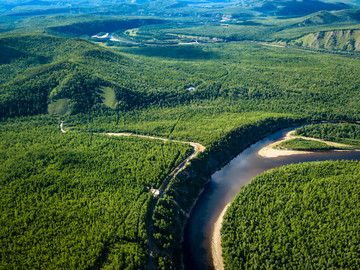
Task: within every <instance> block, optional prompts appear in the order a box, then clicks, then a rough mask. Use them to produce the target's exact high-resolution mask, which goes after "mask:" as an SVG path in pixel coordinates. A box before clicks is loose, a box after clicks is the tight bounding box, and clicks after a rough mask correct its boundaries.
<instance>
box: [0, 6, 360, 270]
mask: <svg viewBox="0 0 360 270" xmlns="http://www.w3.org/2000/svg"><path fill="white" fill-rule="evenodd" d="M359 7H360V3H358V2H357V1H349V2H346V3H338V2H335V1H328V2H322V1H316V0H307V1H285V0H284V1H267V2H263V1H257V0H249V1H243V2H239V3H237V2H233V1H229V2H216V3H215V2H211V1H205V2H201V3H190V2H184V1H154V2H148V1H132V2H131V3H130V2H127V1H107V0H102V1H88V2H85V1H72V0H68V1H52V0H42V1H25V0H24V1H11V0H5V1H2V2H1V3H0V121H1V122H0V131H1V140H0V160H1V162H0V164H1V165H0V174H1V178H0V179H1V190H0V192H1V196H0V198H1V199H0V200H2V203H1V222H0V235H1V236H0V239H1V240H0V250H1V258H2V260H1V262H0V269H21V268H22V269H24V268H26V269H50V268H51V269H181V268H182V267H183V266H182V254H181V241H182V238H183V235H182V233H183V231H184V226H185V224H186V221H187V219H188V217H189V215H190V214H191V209H192V207H193V205H194V203H195V202H196V199H197V198H198V196H199V194H200V193H201V192H202V190H203V189H204V186H205V185H206V183H207V182H208V181H209V178H210V176H211V174H212V173H214V172H215V171H217V170H218V169H219V168H221V167H222V166H224V164H226V163H227V162H229V161H230V160H231V159H232V158H233V157H235V156H236V155H238V154H239V153H240V152H241V151H242V150H244V149H245V148H246V147H248V146H249V145H251V144H252V143H254V142H255V141H257V140H259V139H261V138H263V137H264V136H266V135H268V134H270V133H272V132H274V131H276V130H278V129H281V128H284V127H288V126H291V125H294V124H298V123H305V122H311V123H315V122H319V121H334V122H335V121H342V122H348V123H347V124H343V123H342V124H341V125H340V124H329V123H328V124H316V125H307V126H305V127H303V128H301V129H298V130H297V131H296V132H297V134H299V135H302V136H307V137H315V138H320V139H324V140H329V141H335V142H340V143H344V144H349V145H352V146H354V147H358V146H359V134H360V133H359V126H358V125H357V123H358V121H360V118H359V111H360V95H359V85H360V77H359V74H360V62H359V58H358V57H359V51H360V35H359V30H358V29H359V25H360V23H359V22H360V15H359V14H360V9H359ZM60 123H62V124H61V127H62V128H63V130H61V129H60ZM62 131H66V132H62ZM105 133H131V134H133V135H134V136H126V137H125V136H117V137H112V136H107V135H105ZM136 135H147V136H155V137H156V138H155V139H154V138H144V137H136ZM159 138H161V139H164V140H167V141H164V140H160V139H159ZM189 142H195V143H198V144H201V146H202V147H203V148H202V150H201V151H199V153H198V154H197V155H195V156H191V154H192V153H193V152H194V151H196V149H195V148H194V147H191V146H190V145H189ZM297 146H298V145H297V144H296V143H295V146H294V145H292V146H291V145H290V148H291V147H297ZM286 147H289V146H286ZM307 147H313V148H314V149H317V150H319V147H320V149H322V147H324V146H323V145H322V146H321V145H320V146H319V144H317V145H315V146H314V145H310V146H307ZM190 157H191V159H190V160H187V162H185V163H184V161H185V159H186V158H190ZM183 163H184V164H183ZM179 164H182V165H184V167H182V169H181V170H180V172H179V174H176V176H175V177H172V175H171V172H173V171H174V169H175V168H176V167H177V166H178V165H179ZM356 166H357V163H355V162H354V163H324V164H317V165H306V164H304V165H299V166H298V167H296V168H295V167H288V168H285V169H279V170H280V171H281V170H284V171H286V172H287V171H291V173H292V174H294V175H295V174H296V175H298V178H299V179H300V178H301V177H302V176H304V175H306V173H305V171H307V170H309V171H310V169H309V168H313V167H314V168H315V169H314V170H315V171H314V172H311V175H313V176H314V180H313V181H315V182H316V181H318V180H317V179H318V178H319V179H320V176H318V175H317V173H318V172H320V171H322V170H323V168H324V170H325V172H326V173H327V175H326V176H328V177H329V178H331V177H332V175H335V176H336V177H335V176H334V177H335V178H334V179H338V178H340V177H341V176H340V175H342V174H343V175H344V176H343V177H344V178H346V179H348V180H349V187H354V188H356V183H355V182H351V181H352V180H351V173H352V172H356V168H355V167H356ZM275 174H276V172H271V173H269V175H270V176H271V177H272V176H273V175H275ZM319 174H320V173H319ZM270 176H269V177H270ZM261 177H265V176H261ZM261 177H260V178H261ZM266 177H267V176H266ZM277 177H278V176H276V177H275V178H276V179H277ZM279 177H280V176H279ZM321 177H322V176H321ZM279 179H280V178H279ZM321 179H322V178H321ZM354 179H355V178H354ZM168 181H169V184H168V185H167V182H168ZM258 181H259V180H255V181H254V183H257V182H258ZM276 181H277V180H276ZM279 181H280V180H279ZM301 181H302V180H301ZM319 181H325V180H319ZM315 182H314V183H315ZM310 183H313V182H310ZM316 183H317V182H316ZM251 185H256V184H250V185H249V186H251ZM304 185H308V184H306V183H304ZM309 185H310V184H309ZM314 185H315V184H314ZM165 186H166V188H165ZM346 186H347V185H346ZM151 187H153V188H155V189H160V190H162V191H164V190H166V191H165V193H164V196H161V198H159V197H154V196H153V195H152V194H151V190H150V188H151ZM331 187H332V185H329V188H331ZM321 188H328V186H326V185H325V187H324V186H321ZM344 188H345V186H344ZM243 190H248V187H246V188H244V189H243ZM322 190H323V191H324V189H322ZM330 191H331V192H334V191H333V190H332V189H329V194H332V193H331V192H330ZM269 192H270V191H269ZM271 192H273V191H271ZM294 192H295V191H294ZM314 192H315V193H314V194H317V193H316V192H317V191H314ZM319 192H320V191H319ZM321 192H322V191H321ZM344 192H345V191H344ZM243 193H244V191H241V192H240V195H239V197H240V196H242V195H241V194H243ZM324 193H326V191H324ZM354 194H355V193H354ZM325 199H326V200H330V197H329V198H328V197H326V198H325ZM237 200H239V199H237ZM349 200H350V199H349ZM351 200H354V199H351ZM351 202H352V201H351ZM299 207H300V206H299ZM275 208H276V207H275ZM275 208H274V209H275ZM335 208H336V207H335V206H334V211H335V212H336V213H337V212H338V211H340V210H339V209H338V208H336V209H335ZM232 209H233V210H232V212H231V213H228V214H227V216H228V220H227V221H226V222H228V223H229V222H230V221H229V219H230V216H231V215H233V216H234V217H237V216H238V215H240V213H241V211H242V210H239V211H240V212H238V210H236V211H235V209H237V206H236V204H235V206H233V207H232ZM274 209H267V210H269V211H273V210H274ZM319 209H320V208H319ZM274 211H275V210H274ZM304 211H305V210H304ZM349 211H350V210H349ZM351 213H352V212H351ZM355 214H356V213H355ZM256 218H257V216H256V215H255V216H254V219H256ZM321 218H324V219H326V218H328V217H327V215H325V214H323V216H322V217H321ZM234 220H236V219H234ZM321 220H323V219H321ZM354 224H355V223H354ZM229 226H230V225H229ZM231 226H233V225H231ZM254 226H255V225H254ZM339 226H340V227H341V226H342V225H341V224H340V225H339ZM354 226H355V225H354ZM340 227H336V228H335V227H334V228H333V229H334V230H339V229H338V228H340ZM230 229H231V230H233V227H231V228H230V227H229V228H228V227H227V228H225V229H223V232H224V235H225V236H224V237H225V238H224V239H225V240H224V241H225V242H224V243H225V244H224V250H225V253H224V254H225V255H224V258H225V265H226V266H227V267H228V268H229V269H231V268H232V267H235V268H236V267H238V266H239V265H242V266H244V265H248V266H249V267H255V266H256V265H252V264H251V265H250V264H243V263H244V262H243V261H242V258H243V257H242V256H240V255H239V254H245V253H241V252H244V251H239V250H240V249H239V250H232V249H231V248H230V247H231V246H234V247H238V246H239V245H238V243H240V242H239V241H240V240H239V239H240V238H239V239H238V238H236V239H235V238H231V237H230V236H228V235H229V233H230ZM234 230H235V229H234ZM284 230H285V227H284ZM331 230H332V229H331ZM331 230H330V231H327V232H326V233H329V232H332V231H331ZM347 233H348V234H352V233H353V231H349V232H347ZM249 235H250V232H249ZM252 237H253V236H252ZM354 237H355V234H354ZM249 239H250V238H249ZM251 239H252V238H251ZM341 244H342V243H341ZM255 246H256V244H255V242H254V246H252V247H251V248H254V247H255ZM286 247H288V246H286V245H285V246H282V245H281V247H279V250H282V249H284V250H288V249H286ZM272 248H273V247H269V250H272ZM276 248H278V247H276ZM301 248H302V247H301ZM344 248H345V249H346V250H347V251H349V250H350V251H349V252H348V253H346V254H350V255H349V256H350V257H351V256H353V254H354V253H352V252H353V250H352V249H351V248H352V247H344ZM354 248H358V247H357V246H355V244H354ZM269 250H266V252H270V251H269ZM324 250H327V249H326V248H324ZM327 251H329V250H327ZM347 251H346V252H347ZM239 252H240V253H239ZM316 252H317V251H316ZM329 252H330V251H329ZM331 252H333V251H332V250H331ZM253 254H255V255H256V254H258V253H253ZM314 254H315V253H314ZM319 254H320V255H319V256H320V257H321V256H323V253H319ZM329 254H330V253H329ZM331 254H332V253H331ZM344 254H345V253H344ZM255 255H254V256H255ZM258 255H259V256H260V257H261V258H264V260H262V259H261V261H259V263H261V266H264V267H267V266H268V265H269V266H274V267H275V266H278V265H279V264H276V263H278V261H277V260H278V259H274V258H270V259H269V260H270V261H267V260H268V259H267V258H265V255H264V254H260V253H259V254H258ZM258 255H256V256H258ZM246 256H247V255H246ZM249 256H250V255H249ZM262 256H264V257H262ZM274 256H275V255H274ZM276 256H277V255H276ZM286 256H290V255H289V254H288V255H286ZM286 256H285V255H284V257H283V258H290V257H286ZM324 256H325V255H324ZM326 256H328V255H326ZM329 256H330V255H329ZM344 256H345V255H344ZM260 257H259V258H260ZM350 257H346V258H350ZM234 258H235V259H234ZM256 258H258V257H256ZM309 258H310V257H309ZM324 258H325V257H324ZM334 258H335V257H334ZM344 258H345V257H344ZM351 258H352V257H351ZM250 260H255V259H253V258H252V259H250ZM256 260H257V259H256ZM289 260H290V259H289ZM294 260H295V259H294ZM301 260H303V261H302V262H301V264H300V263H299V264H294V265H295V266H301V267H305V268H306V267H307V263H310V264H312V263H313V261H311V260H310V259H309V260H308V259H307V258H305V259H301ZM326 260H327V257H326ZM344 260H345V259H344ZM275 261H276V263H275ZM289 262H290V261H289ZM352 262H353V261H352V260H350V259H349V264H346V263H345V262H344V263H343V264H341V263H339V264H329V265H327V264H324V263H323V261H321V262H317V263H319V264H313V265H317V266H319V267H320V266H321V267H322V266H324V267H325V266H326V267H328V266H329V267H330V266H334V265H337V266H342V267H348V266H349V267H350V266H351V267H352V266H354V267H355V266H356V263H355V262H354V264H351V263H352ZM232 263H234V266H233V265H232ZM238 263H239V264H238ZM282 263H283V262H281V265H283V264H282ZM259 265H260V264H259ZM284 265H285V264H284ZM315 268H316V267H315Z"/></svg>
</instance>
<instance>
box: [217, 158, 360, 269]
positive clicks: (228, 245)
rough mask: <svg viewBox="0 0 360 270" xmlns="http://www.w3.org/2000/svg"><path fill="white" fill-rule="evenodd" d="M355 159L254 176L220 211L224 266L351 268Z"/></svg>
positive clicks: (359, 175) (358, 182)
mask: <svg viewBox="0 0 360 270" xmlns="http://www.w3.org/2000/svg"><path fill="white" fill-rule="evenodd" d="M359 165H360V163H359V162H357V161H336V162H316V163H304V164H298V165H290V166H285V167H281V168H278V169H273V170H270V171H268V172H266V173H264V174H261V175H259V176H257V177H256V178H255V179H253V180H252V181H251V182H250V183H249V184H248V185H247V186H245V187H243V188H242V189H241V190H240V192H239V194H238V195H237V197H236V199H235V200H234V202H233V203H232V204H231V206H230V207H229V209H228V210H227V212H226V215H225V218H224V223H223V227H222V230H221V234H222V246H223V257H224V263H225V268H226V269H290V268H296V269H329V268H337V269H338V268H342V269H357V268H359V267H360V261H359V248H360V245H359V237H360V234H359V226H360V224H359V218H360V211H359V209H360V208H359V206H360V205H359V202H360V200H359V194H360V166H359Z"/></svg>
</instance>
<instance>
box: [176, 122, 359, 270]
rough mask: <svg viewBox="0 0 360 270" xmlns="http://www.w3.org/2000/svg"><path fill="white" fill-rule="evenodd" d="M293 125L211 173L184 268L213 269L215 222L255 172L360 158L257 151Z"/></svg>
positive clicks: (187, 235)
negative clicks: (269, 155)
mask: <svg viewBox="0 0 360 270" xmlns="http://www.w3.org/2000/svg"><path fill="white" fill-rule="evenodd" d="M293 129H294V128H288V129H283V130H280V131H278V132H276V133H274V134H272V135H269V136H268V137H266V138H264V139H262V140H260V141H258V142H257V143H255V144H252V145H251V146H250V147H248V148H247V149H245V150H244V151H243V152H242V153H241V154H239V155H238V156H237V157H236V158H234V159H233V160H232V161H230V162H229V163H228V164H227V165H226V166H224V167H223V168H222V169H221V170H219V171H217V172H216V173H215V174H213V175H212V177H211V180H210V182H209V183H208V184H207V185H206V187H205V189H204V192H203V193H202V194H201V196H200V197H199V199H198V201H197V203H196V205H195V206H194V208H193V210H192V212H191V215H190V218H189V220H188V223H187V225H186V228H185V232H184V242H183V245H182V249H183V256H184V257H183V263H184V266H185V270H193V269H194V270H195V269H199V270H202V269H213V268H214V267H213V263H212V257H211V239H212V234H213V231H214V224H215V222H216V220H217V219H218V217H219V216H220V214H221V212H222V211H223V209H224V208H225V206H226V205H227V204H228V203H230V202H232V201H233V200H234V198H235V196H236V194H237V193H238V192H239V189H240V188H241V187H242V186H244V185H245V184H246V183H248V182H249V181H250V180H251V179H252V178H254V177H255V176H256V175H258V174H260V173H262V172H264V171H266V170H269V169H271V168H275V167H279V166H283V165H286V164H291V163H300V162H308V161H324V160H338V159H354V160H355V159H356V160H360V151H339V152H338V151H332V152H315V153H311V154H300V155H292V156H283V157H276V158H263V157H261V156H259V155H258V154H257V152H258V151H259V150H260V149H261V148H263V147H265V146H267V145H269V144H271V143H273V142H275V141H277V140H279V139H280V138H282V137H284V136H285V134H286V133H287V132H289V131H290V130H293Z"/></svg>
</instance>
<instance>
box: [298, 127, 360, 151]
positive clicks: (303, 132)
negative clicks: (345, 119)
mask: <svg viewBox="0 0 360 270" xmlns="http://www.w3.org/2000/svg"><path fill="white" fill-rule="evenodd" d="M295 134H296V135H300V136H306V137H313V138H318V139H323V140H326V141H332V142H338V143H344V144H348V145H352V146H357V147H359V146H360V126H359V125H358V124H350V123H323V124H318V125H306V126H303V127H301V128H297V129H296V130H295Z"/></svg>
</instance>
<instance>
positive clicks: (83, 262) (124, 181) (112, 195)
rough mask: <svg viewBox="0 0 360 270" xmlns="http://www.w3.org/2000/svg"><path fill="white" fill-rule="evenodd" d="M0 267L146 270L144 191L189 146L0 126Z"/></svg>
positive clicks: (43, 123) (40, 122)
mask: <svg viewBox="0 0 360 270" xmlns="http://www.w3.org/2000/svg"><path fill="white" fill-rule="evenodd" d="M0 133H1V138H2V139H1V142H0V160H1V161H0V163H1V164H2V165H1V167H0V175H1V177H0V179H1V189H0V200H1V203H0V205H1V221H0V239H1V241H0V243H1V247H0V250H1V258H2V259H1V263H0V269H93V268H103V269H146V268H147V260H148V259H147V257H148V252H149V246H148V225H149V220H150V216H149V212H150V209H151V208H152V205H153V203H154V199H153V196H152V194H151V192H150V190H149V189H148V188H150V187H154V188H159V187H160V186H161V184H162V183H163V181H164V179H165V178H166V176H167V175H168V174H169V173H170V170H171V169H172V168H174V166H175V165H176V164H178V163H179V162H181V161H182V160H183V159H184V158H185V157H186V156H187V155H188V154H189V153H191V152H192V148H191V147H190V146H189V145H187V144H181V143H172V142H165V143H164V142H162V141H159V140H151V139H144V138H141V139H140V138H136V137H110V136H106V135H101V134H92V133H61V132H59V129H58V120H57V119H55V118H53V117H48V116H39V117H35V118H20V119H16V120H15V119H14V120H8V121H5V122H2V124H1V126H0Z"/></svg>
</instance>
